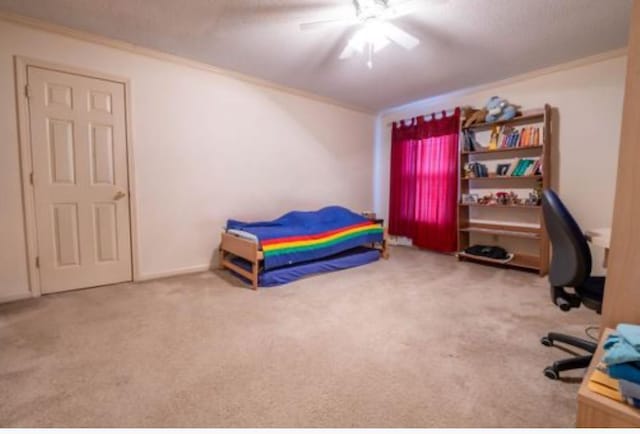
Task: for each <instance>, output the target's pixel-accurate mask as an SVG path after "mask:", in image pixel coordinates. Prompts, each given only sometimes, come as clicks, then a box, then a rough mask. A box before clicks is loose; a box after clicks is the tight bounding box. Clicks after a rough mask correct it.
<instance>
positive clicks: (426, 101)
mask: <svg viewBox="0 0 640 434" xmlns="http://www.w3.org/2000/svg"><path fill="white" fill-rule="evenodd" d="M626 55H627V48H626V47H624V48H618V49H615V50H610V51H605V52H602V53H598V54H595V55H593V56H587V57H583V58H580V59H576V60H572V61H570V62H565V63H560V64H558V65H553V66H549V67H547V68H541V69H536V70H533V71H529V72H525V73H524V74H519V75H514V76H513V77H509V78H505V79H503V80H498V81H494V82H490V83H485V84H480V85H477V86H470V87H465V88H462V89H458V90H454V91H452V92H447V93H443V94H440V95H435V96H431V97H427V98H421V99H419V100H415V101H411V102H408V103H405V104H400V105H397V106H393V107H389V108H386V109H383V110H381V111H380V112H379V113H378V115H379V116H380V117H381V118H385V119H386V116H389V115H392V114H393V113H396V112H402V111H407V110H411V109H412V108H414V107H415V108H416V109H419V108H420V107H424V106H432V105H437V104H439V103H447V102H448V101H449V100H450V99H451V98H456V97H462V96H466V95H470V94H472V93H477V92H483V91H487V90H491V89H493V88H496V87H502V86H509V85H511V84H515V83H519V82H522V81H527V80H532V79H534V78H538V77H542V76H544V75H549V74H554V73H558V72H562V71H567V70H570V69H575V68H580V67H582V66H587V65H592V64H595V63H600V62H604V61H606V60H610V59H615V58H617V57H623V56H626ZM405 117H406V116H405ZM401 119H404V117H403V118H398V119H395V120H396V121H397V120H401ZM391 121H392V120H388V122H391Z"/></svg>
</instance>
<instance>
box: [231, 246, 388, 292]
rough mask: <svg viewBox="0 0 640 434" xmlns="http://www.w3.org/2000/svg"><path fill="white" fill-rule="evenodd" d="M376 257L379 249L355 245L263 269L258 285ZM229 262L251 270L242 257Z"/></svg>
mask: <svg viewBox="0 0 640 434" xmlns="http://www.w3.org/2000/svg"><path fill="white" fill-rule="evenodd" d="M378 259H380V251H379V250H377V249H371V248H368V247H356V248H354V249H350V250H346V251H344V252H341V253H339V254H336V255H332V256H328V257H326V258H324V259H320V260H315V261H307V262H300V263H297V264H294V265H289V266H286V267H280V268H273V269H269V270H263V271H261V272H260V274H259V275H258V286H262V287H269V286H277V285H284V284H285V283H289V282H293V281H295V280H298V279H301V278H303V277H305V276H308V275H311V274H317V273H327V272H331V271H338V270H345V269H347V268H353V267H359V266H360V265H365V264H368V263H370V262H374V261H377V260H378ZM231 262H233V263H234V264H236V265H238V266H239V267H242V268H244V269H245V270H247V271H250V270H251V264H250V263H249V262H247V261H246V260H244V259H242V258H238V257H236V258H233V259H232V260H231ZM233 274H235V275H236V276H238V277H240V278H241V279H242V280H244V281H246V282H249V280H248V279H246V278H244V277H243V276H240V275H239V274H237V273H233Z"/></svg>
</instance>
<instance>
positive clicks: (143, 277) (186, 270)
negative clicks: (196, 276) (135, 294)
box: [134, 264, 212, 282]
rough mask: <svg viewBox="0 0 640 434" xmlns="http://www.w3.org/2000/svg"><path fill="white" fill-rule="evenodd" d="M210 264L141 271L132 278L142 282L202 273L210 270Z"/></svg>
mask: <svg viewBox="0 0 640 434" xmlns="http://www.w3.org/2000/svg"><path fill="white" fill-rule="evenodd" d="M211 268H212V267H211V264H202V265H193V266H191V267H183V268H176V269H173V270H169V271H161V272H158V273H141V274H140V275H138V276H137V277H136V278H135V279H134V280H135V281H136V282H144V281H147V280H155V279H163V278H165V277H172V276H180V275H182V274H191V273H202V272H203V271H208V270H210V269H211Z"/></svg>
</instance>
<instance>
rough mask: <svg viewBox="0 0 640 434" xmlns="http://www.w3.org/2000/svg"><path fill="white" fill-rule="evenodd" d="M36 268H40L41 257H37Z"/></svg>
mask: <svg viewBox="0 0 640 434" xmlns="http://www.w3.org/2000/svg"><path fill="white" fill-rule="evenodd" d="M36 268H40V256H36Z"/></svg>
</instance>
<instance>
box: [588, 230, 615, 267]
mask: <svg viewBox="0 0 640 434" xmlns="http://www.w3.org/2000/svg"><path fill="white" fill-rule="evenodd" d="M584 236H585V237H586V238H587V241H589V242H590V243H591V244H593V245H594V246H598V247H602V248H603V249H604V266H605V267H606V266H607V263H608V261H609V245H610V244H611V228H599V229H591V230H588V231H586V232H585V233H584Z"/></svg>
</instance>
